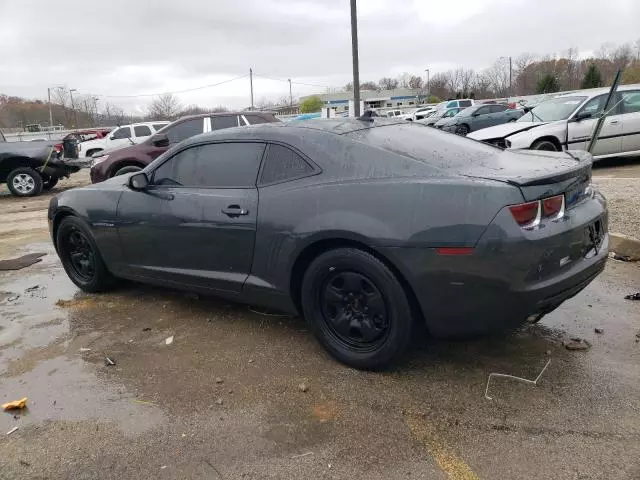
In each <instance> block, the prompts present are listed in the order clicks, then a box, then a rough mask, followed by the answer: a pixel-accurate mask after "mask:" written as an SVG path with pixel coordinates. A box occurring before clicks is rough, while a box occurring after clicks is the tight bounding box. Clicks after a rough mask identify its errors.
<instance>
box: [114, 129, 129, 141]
mask: <svg viewBox="0 0 640 480" xmlns="http://www.w3.org/2000/svg"><path fill="white" fill-rule="evenodd" d="M123 138H131V127H120V128H119V129H117V130H116V131H115V132H114V134H113V135H111V139H112V140H121V139H123Z"/></svg>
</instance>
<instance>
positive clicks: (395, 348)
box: [301, 248, 413, 370]
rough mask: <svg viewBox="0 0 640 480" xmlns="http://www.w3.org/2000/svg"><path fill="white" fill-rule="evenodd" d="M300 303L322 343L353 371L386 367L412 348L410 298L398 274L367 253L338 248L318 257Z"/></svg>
mask: <svg viewBox="0 0 640 480" xmlns="http://www.w3.org/2000/svg"><path fill="white" fill-rule="evenodd" d="M301 302H302V310H303V313H304V317H305V319H306V320H307V322H308V323H309V326H310V328H311V330H312V331H313V333H314V335H315V336H316V337H317V338H318V340H319V341H320V343H321V344H322V345H323V346H324V347H325V348H326V349H327V350H328V352H329V353H330V354H331V355H332V356H333V357H335V358H336V359H338V360H339V361H341V362H343V363H345V364H347V365H349V366H351V367H355V368H359V369H365V370H377V369H382V368H384V367H387V366H389V365H390V364H392V363H395V362H396V361H398V360H399V359H400V358H401V357H402V356H403V355H404V354H405V353H406V351H407V350H408V346H409V342H410V339H411V331H412V328H413V317H412V312H411V308H410V305H409V301H408V299H407V295H406V293H405V291H404V289H403V287H402V285H401V284H400V282H398V279H397V278H396V277H395V275H394V274H393V272H392V271H391V270H389V268H387V266H386V265H385V264H384V263H382V262H381V261H380V260H378V259H377V258H375V257H374V256H372V255H370V254H368V253H366V252H363V251H361V250H358V249H355V248H339V249H335V250H330V251H328V252H325V253H323V254H321V255H319V256H318V257H317V258H316V259H315V260H314V261H313V262H312V263H311V264H310V265H309V267H308V268H307V270H306V272H305V274H304V278H303V282H302V298H301ZM340 320H342V321H340Z"/></svg>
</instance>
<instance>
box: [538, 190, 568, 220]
mask: <svg viewBox="0 0 640 480" xmlns="http://www.w3.org/2000/svg"><path fill="white" fill-rule="evenodd" d="M563 205H564V195H556V196H555V197H549V198H545V199H544V200H542V214H543V215H544V217H546V218H549V217H556V216H558V214H559V213H560V212H561V211H562V207H563Z"/></svg>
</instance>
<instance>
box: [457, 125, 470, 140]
mask: <svg viewBox="0 0 640 480" xmlns="http://www.w3.org/2000/svg"><path fill="white" fill-rule="evenodd" d="M456 133H457V134H458V135H462V136H463V137H464V136H465V135H467V134H468V133H469V127H468V126H467V125H464V124H463V125H458V127H457V128H456Z"/></svg>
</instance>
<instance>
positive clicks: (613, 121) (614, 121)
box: [609, 120, 618, 125]
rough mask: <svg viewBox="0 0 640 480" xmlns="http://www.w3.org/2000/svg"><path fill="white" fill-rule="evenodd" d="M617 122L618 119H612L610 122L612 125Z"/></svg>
mask: <svg viewBox="0 0 640 480" xmlns="http://www.w3.org/2000/svg"><path fill="white" fill-rule="evenodd" d="M617 123H618V120H611V121H610V122H609V124H610V125H615V124H617Z"/></svg>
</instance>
